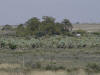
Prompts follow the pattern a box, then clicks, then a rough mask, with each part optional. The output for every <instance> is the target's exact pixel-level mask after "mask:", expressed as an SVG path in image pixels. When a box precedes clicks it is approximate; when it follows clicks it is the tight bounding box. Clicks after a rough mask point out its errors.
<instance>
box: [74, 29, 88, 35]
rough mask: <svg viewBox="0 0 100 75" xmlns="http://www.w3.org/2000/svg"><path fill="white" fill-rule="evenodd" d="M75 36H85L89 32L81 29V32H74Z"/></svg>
mask: <svg viewBox="0 0 100 75" xmlns="http://www.w3.org/2000/svg"><path fill="white" fill-rule="evenodd" d="M73 34H81V35H84V34H87V32H86V31H85V30H81V29H79V30H76V31H74V32H73Z"/></svg>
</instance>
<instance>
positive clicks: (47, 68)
mask: <svg viewBox="0 0 100 75" xmlns="http://www.w3.org/2000/svg"><path fill="white" fill-rule="evenodd" d="M45 70H53V71H56V70H65V67H64V66H58V67H57V66H55V65H47V66H46V67H45Z"/></svg>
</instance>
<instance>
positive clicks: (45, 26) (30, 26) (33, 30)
mask: <svg viewBox="0 0 100 75" xmlns="http://www.w3.org/2000/svg"><path fill="white" fill-rule="evenodd" d="M72 28H73V26H72V24H71V22H70V21H69V20H68V19H63V20H62V22H56V19H55V18H54V17H50V16H43V17H42V21H40V19H38V18H37V17H33V18H31V19H29V20H28V21H26V22H25V23H24V24H20V25H18V26H17V28H15V29H14V30H16V35H17V36H26V35H36V36H44V35H61V34H64V35H65V34H68V32H71V31H72ZM11 29H12V27H11V26H10V25H6V26H5V27H3V29H2V30H11Z"/></svg>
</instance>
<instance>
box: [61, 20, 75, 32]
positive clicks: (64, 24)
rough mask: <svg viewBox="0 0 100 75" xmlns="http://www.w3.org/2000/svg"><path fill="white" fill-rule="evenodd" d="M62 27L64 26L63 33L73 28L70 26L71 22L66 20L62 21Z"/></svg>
mask: <svg viewBox="0 0 100 75" xmlns="http://www.w3.org/2000/svg"><path fill="white" fill-rule="evenodd" d="M62 25H63V26H64V30H65V31H67V32H70V31H72V28H73V26H72V24H71V22H70V21H69V20H68V19H64V20H63V21H62Z"/></svg>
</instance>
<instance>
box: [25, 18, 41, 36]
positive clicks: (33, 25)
mask: <svg viewBox="0 0 100 75" xmlns="http://www.w3.org/2000/svg"><path fill="white" fill-rule="evenodd" d="M39 26H40V20H39V19H38V18H37V17H33V18H31V19H29V20H28V21H27V22H26V27H27V30H28V32H29V34H31V35H33V34H35V33H37V32H38V31H40V28H39Z"/></svg>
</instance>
